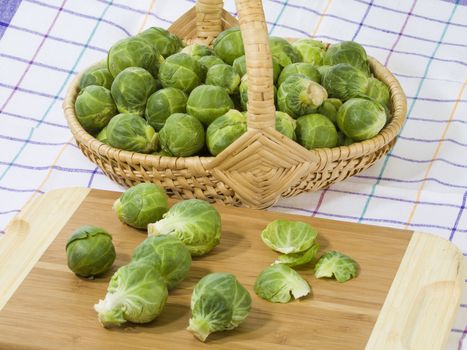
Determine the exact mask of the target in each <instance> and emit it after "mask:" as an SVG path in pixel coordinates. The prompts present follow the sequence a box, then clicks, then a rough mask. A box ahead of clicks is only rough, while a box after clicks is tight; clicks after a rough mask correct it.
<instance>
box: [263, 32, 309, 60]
mask: <svg viewBox="0 0 467 350" xmlns="http://www.w3.org/2000/svg"><path fill="white" fill-rule="evenodd" d="M269 47H270V49H271V54H272V57H274V58H275V59H276V60H277V62H278V63H279V65H280V66H281V67H286V66H288V65H289V64H292V63H297V62H302V55H301V54H300V52H299V51H298V50H297V49H296V48H294V47H293V46H292V45H291V44H290V43H289V42H288V41H287V40H285V39H284V38H279V37H276V36H271V37H269Z"/></svg>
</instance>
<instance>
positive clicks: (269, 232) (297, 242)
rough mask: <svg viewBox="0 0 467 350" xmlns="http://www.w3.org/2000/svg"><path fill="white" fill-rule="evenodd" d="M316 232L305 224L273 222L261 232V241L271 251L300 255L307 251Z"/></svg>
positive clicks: (284, 221)
mask: <svg viewBox="0 0 467 350" xmlns="http://www.w3.org/2000/svg"><path fill="white" fill-rule="evenodd" d="M317 235H318V232H316V230H315V229H314V228H313V227H312V226H310V225H309V224H307V223H304V222H300V221H290V220H282V219H278V220H274V221H273V222H271V223H270V224H269V225H268V226H266V228H265V229H264V230H263V232H261V239H262V240H263V242H264V243H265V244H266V245H267V246H268V247H269V248H271V249H273V250H275V251H277V252H280V253H284V254H290V253H300V252H303V251H305V250H307V249H309V248H310V247H311V246H312V245H313V243H314V241H315V239H316V236H317Z"/></svg>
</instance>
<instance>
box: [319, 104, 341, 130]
mask: <svg viewBox="0 0 467 350" xmlns="http://www.w3.org/2000/svg"><path fill="white" fill-rule="evenodd" d="M341 106H342V101H341V100H339V99H337V98H328V99H327V100H325V101H324V102H323V104H322V105H321V106H319V108H318V113H319V114H322V115H324V116H325V117H327V118H328V119H329V120H330V121H332V123H333V124H334V125H335V124H336V123H337V111H338V110H339V108H340V107H341Z"/></svg>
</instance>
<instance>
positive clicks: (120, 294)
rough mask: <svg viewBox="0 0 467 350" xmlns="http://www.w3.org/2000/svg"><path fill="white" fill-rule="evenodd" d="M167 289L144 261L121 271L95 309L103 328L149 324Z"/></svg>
mask: <svg viewBox="0 0 467 350" xmlns="http://www.w3.org/2000/svg"><path fill="white" fill-rule="evenodd" d="M167 295H168V291H167V286H166V284H165V282H164V279H163V277H162V276H161V275H160V274H159V272H157V269H156V267H155V266H154V265H153V264H150V263H149V262H147V261H146V260H144V259H142V260H139V261H133V262H131V263H130V264H128V265H125V266H122V267H120V268H119V269H118V270H117V272H115V274H114V275H113V276H112V278H111V279H110V283H109V286H108V288H107V294H106V296H105V298H104V299H103V300H102V299H101V300H99V302H98V303H97V304H96V305H94V310H96V311H97V314H98V318H99V322H100V323H101V324H102V326H104V327H105V328H110V327H118V326H121V325H122V324H124V323H126V322H133V323H148V322H151V321H152V320H154V319H155V318H156V317H157V316H159V314H160V313H161V312H162V310H163V308H164V306H165V303H166V301H167Z"/></svg>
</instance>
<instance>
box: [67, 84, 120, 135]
mask: <svg viewBox="0 0 467 350" xmlns="http://www.w3.org/2000/svg"><path fill="white" fill-rule="evenodd" d="M75 113H76V118H77V119H78V121H79V123H80V124H81V126H82V127H83V128H84V129H85V130H86V131H87V132H89V133H96V132H98V131H100V130H102V129H103V128H104V127H105V126H106V125H107V124H108V123H109V121H110V119H111V118H112V117H113V116H114V115H115V114H117V106H116V105H115V102H114V100H113V98H112V95H111V93H110V91H109V90H108V89H106V88H105V87H103V86H97V85H90V86H87V87H85V88H84V89H83V90H81V91H80V92H79V94H78V97H77V98H76V101H75Z"/></svg>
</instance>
